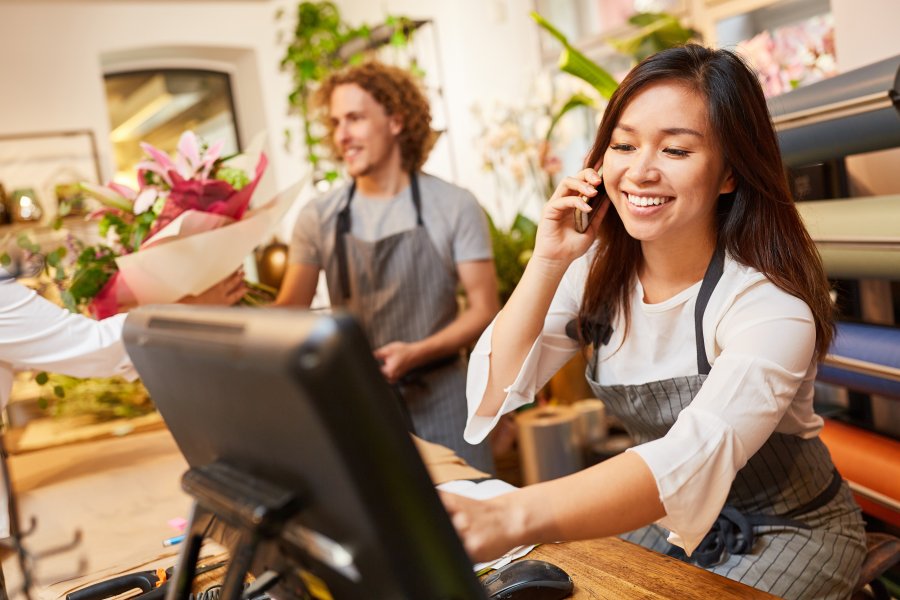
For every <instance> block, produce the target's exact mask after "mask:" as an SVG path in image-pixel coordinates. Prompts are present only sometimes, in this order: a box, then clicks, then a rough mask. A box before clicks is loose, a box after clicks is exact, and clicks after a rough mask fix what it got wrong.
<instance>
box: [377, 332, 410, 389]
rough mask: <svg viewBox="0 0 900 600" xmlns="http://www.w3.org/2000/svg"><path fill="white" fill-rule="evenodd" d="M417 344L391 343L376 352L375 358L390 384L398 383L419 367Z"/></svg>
mask: <svg viewBox="0 0 900 600" xmlns="http://www.w3.org/2000/svg"><path fill="white" fill-rule="evenodd" d="M416 348H417V347H416V345H415V344H410V343H406V342H391V343H390V344H385V345H384V346H382V347H381V348H378V349H377V350H375V352H374V354H375V358H377V359H378V361H379V362H380V363H381V373H382V374H383V375H384V376H385V377H386V378H387V380H388V382H389V383H396V382H397V380H398V379H400V378H401V377H403V376H404V375H406V374H407V373H408V372H409V371H410V369H412V368H413V367H417V366H418V357H419V352H418V351H417V349H416Z"/></svg>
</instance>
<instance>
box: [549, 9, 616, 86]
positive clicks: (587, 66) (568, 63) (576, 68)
mask: <svg viewBox="0 0 900 600" xmlns="http://www.w3.org/2000/svg"><path fill="white" fill-rule="evenodd" d="M531 18H532V19H534V20H535V22H536V23H537V24H538V25H540V26H541V27H542V28H543V29H544V30H545V31H546V32H547V33H549V34H550V35H552V36H553V37H555V38H556V39H557V40H559V42H560V43H561V44H562V45H563V51H562V53H561V54H560V55H559V68H560V70H562V71H565V72H566V73H569V74H570V75H574V76H575V77H578V78H579V79H582V80H584V81H586V82H587V83H589V84H590V85H592V86H593V87H594V89H596V90H597V91H598V92H599V93H600V95H601V96H603V97H604V98H606V99H607V100H608V99H609V97H610V96H612V93H613V92H614V91H616V88H617V87H618V86H619V84H618V83H617V82H616V80H615V79H614V78H613V76H612V75H610V74H609V72H608V71H607V70H606V69H604V68H603V67H601V66H600V65H598V64H597V63H595V62H594V61H592V60H591V59H589V58H588V57H586V56H585V55H584V54H582V53H581V52H580V51H579V50H578V49H576V48H575V47H573V46H572V44H571V43H570V42H569V40H568V38H566V36H565V35H563V34H562V32H561V31H559V30H558V29H557V28H556V27H554V26H553V25H551V24H550V22H549V21H547V20H546V19H545V18H544V17H542V16H541V15H540V14H538V13H536V12H532V13H531Z"/></svg>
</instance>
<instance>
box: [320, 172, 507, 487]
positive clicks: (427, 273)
mask: <svg viewBox="0 0 900 600" xmlns="http://www.w3.org/2000/svg"><path fill="white" fill-rule="evenodd" d="M409 180H410V188H411V192H412V200H413V205H414V208H415V211H416V227H415V228H413V229H411V230H409V231H403V232H400V233H396V234H394V235H391V236H388V237H386V238H383V239H380V240H377V241H375V242H368V241H365V240H360V239H358V238H356V237H354V236H353V235H351V233H350V231H351V220H350V204H351V202H352V201H353V196H354V193H355V191H356V183H355V182H354V183H353V184H352V185H351V186H350V191H349V194H348V197H347V203H346V204H345V205H344V208H343V209H342V210H341V212H340V213H339V214H338V218H337V227H336V231H335V254H334V256H333V257H332V260H329V261H328V264H327V266H326V270H325V274H326V280H327V283H328V292H329V294H330V296H331V302H332V304H334V305H335V306H342V307H344V308H347V309H348V310H349V311H350V312H351V313H353V314H354V316H356V318H357V319H358V320H359V322H360V324H361V325H362V328H363V330H364V331H365V333H366V335H367V336H368V339H369V343H370V344H371V345H372V348H380V347H381V346H383V345H385V344H388V343H390V342H396V341H400V342H416V341H418V340H421V339H423V338H426V337H428V336H430V335H432V334H433V333H435V332H437V331H439V330H440V329H443V328H444V327H446V326H447V325H449V324H450V323H451V322H452V321H453V320H454V319H455V318H456V316H457V313H458V310H459V306H458V304H457V300H456V287H457V282H458V277H457V274H456V272H455V271H454V270H453V269H452V268H450V267H448V265H447V264H446V263H445V262H444V261H443V260H442V259H441V256H440V254H439V253H438V251H437V249H436V248H435V247H434V244H433V243H432V242H431V238H429V236H428V232H427V231H426V229H425V226H424V224H423V222H422V210H421V198H420V195H419V181H418V177H417V175H416V174H415V173H410V176H409ZM395 389H396V390H397V392H398V393H399V395H400V396H401V397H402V406H403V407H404V409H405V411H406V414H407V416H408V418H409V423H408V425H409V426H410V429H411V430H412V431H413V433H415V434H416V435H418V436H419V437H421V438H422V439H425V440H427V441H429V442H434V443H437V444H441V445H443V446H447V447H448V448H452V449H453V450H454V451H455V452H456V453H457V454H458V455H459V456H461V457H462V458H463V459H465V460H466V462H468V463H469V464H470V465H472V466H473V467H475V468H476V469H481V470H483V471H487V472H488V473H493V471H494V461H493V456H492V454H491V449H490V445H489V444H488V443H486V442H483V443H481V444H479V445H478V446H473V445H471V444H469V443H467V442H466V441H465V440H463V429H464V428H465V425H466V416H467V415H466V410H467V409H466V364H465V361H464V359H463V358H462V356H461V355H460V354H459V353H456V354H454V355H452V356H449V357H446V358H443V359H439V360H436V361H434V362H432V363H429V364H426V365H423V366H420V367H417V368H416V369H413V370H412V371H410V372H409V373H407V374H406V375H405V376H404V377H403V378H402V379H401V380H400V381H399V382H398V384H397V385H396V386H395Z"/></svg>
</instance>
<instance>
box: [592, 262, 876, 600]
mask: <svg viewBox="0 0 900 600" xmlns="http://www.w3.org/2000/svg"><path fill="white" fill-rule="evenodd" d="M723 265H724V252H723V251H722V250H721V249H719V250H717V251H716V253H715V255H714V256H713V259H712V261H711V263H710V266H709V268H708V269H707V272H706V275H705V276H704V278H703V283H702V284H701V288H700V292H699V294H698V297H697V300H696V306H695V310H694V328H695V337H696V348H697V371H698V375H691V376H687V377H675V378H672V379H666V380H662V381H652V382H649V383H644V384H640V385H601V384H600V383H599V382H598V381H596V380H595V374H596V373H597V355H598V354H599V353H598V352H594V355H593V357H592V358H591V361H590V364H589V365H588V368H587V373H586V376H587V379H588V382H589V384H590V385H591V388H592V389H593V391H594V393H595V394H596V395H597V397H598V398H601V399H602V400H603V402H604V404H605V405H606V409H607V411H608V412H609V413H610V414H613V415H615V416H616V417H618V418H619V419H620V420H621V422H622V424H623V426H624V427H625V429H626V430H627V431H628V433H629V434H630V435H631V436H632V437H633V439H634V440H635V442H636V443H638V444H643V443H645V442H649V441H652V440H655V439H658V438H661V437H663V436H664V435H666V433H667V432H668V431H669V429H670V428H671V427H672V425H673V424H674V423H675V419H676V418H677V417H678V414H679V413H680V412H681V411H682V410H683V409H684V408H685V407H687V406H688V405H689V404H690V403H691V401H692V400H693V398H694V396H695V395H696V394H697V392H698V391H699V390H700V386H701V385H702V384H703V381H704V380H705V379H706V376H707V375H708V374H709V371H710V365H709V362H708V361H707V359H706V349H705V347H704V341H703V313H704V311H705V309H706V305H707V303H708V301H709V297H710V296H711V295H712V291H713V289H714V288H715V286H716V283H717V282H718V280H719V278H720V277H721V274H722V269H723ZM607 329H608V328H607ZM606 333H607V335H606V336H605V337H606V338H607V340H608V333H609V332H608V331H607V332H606ZM667 536H668V531H667V530H665V529H664V528H662V527H660V526H658V525H649V526H647V527H643V528H641V529H638V530H636V531H632V532H629V533H627V534H624V535H622V536H621V537H623V538H624V539H627V540H629V541H632V542H635V543H637V544H640V545H642V546H645V547H647V548H650V549H653V550H656V551H658V552H661V553H666V554H669V555H671V556H675V557H677V558H680V559H682V560H685V561H689V562H693V563H695V564H698V565H699V566H701V567H704V568H706V569H707V570H709V571H713V572H714V573H718V574H720V575H723V576H725V577H728V578H730V579H734V580H737V581H740V582H742V583H745V584H747V585H750V586H752V587H755V588H758V589H761V590H764V591H766V592H769V593H771V594H775V595H777V596H781V597H783V598H804V599H805V598H810V599H811V598H816V599H820V598H827V599H835V600H837V599H842V600H845V599H846V598H848V597H849V596H850V592H851V590H852V589H853V586H854V585H855V584H856V581H857V578H858V575H859V569H860V566H861V565H862V562H863V559H864V558H865V555H866V543H865V532H864V530H863V522H862V518H861V515H860V511H859V508H858V507H857V506H856V504H855V502H854V501H853V498H852V496H851V493H850V490H849V488H848V486H847V484H846V482H844V481H843V480H842V479H841V478H840V476H839V475H838V474H837V471H836V469H835V468H834V465H833V463H832V461H831V456H830V455H829V453H828V449H827V448H826V447H825V445H824V444H823V443H822V441H821V440H820V439H819V438H818V437H816V438H813V439H802V438H800V437H798V436H794V435H786V434H781V433H773V434H772V436H771V437H770V438H769V439H768V440H767V441H766V443H765V444H764V445H763V446H762V448H760V450H759V451H758V452H757V453H756V454H754V455H753V456H752V457H751V458H750V460H749V461H748V462H747V464H746V465H745V466H744V467H743V468H742V469H741V470H740V471H738V473H737V476H736V477H735V480H734V482H733V483H732V485H731V490H730V492H729V494H728V498H727V500H726V504H725V507H724V508H723V509H722V512H721V513H720V515H719V518H718V519H717V520H716V523H715V525H714V526H713V527H712V529H711V530H710V532H709V533H708V534H707V535H706V537H705V538H704V540H703V542H701V544H700V546H699V547H698V548H697V549H696V550H695V551H694V553H693V554H692V556H691V557H690V558H688V557H687V556H686V555H685V554H684V552H683V551H682V549H681V548H678V547H675V546H672V545H671V544H669V543H668V542H667V541H666V538H667Z"/></svg>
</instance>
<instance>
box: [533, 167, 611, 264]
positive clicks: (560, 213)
mask: <svg viewBox="0 0 900 600" xmlns="http://www.w3.org/2000/svg"><path fill="white" fill-rule="evenodd" d="M601 183H602V179H601V177H600V175H599V174H598V173H597V171H595V170H594V169H584V170H583V171H581V172H579V173H578V174H577V175H575V176H574V177H566V178H565V179H563V180H562V181H561V182H560V184H559V186H557V188H556V191H555V192H553V196H551V197H550V200H548V201H547V204H545V205H544V210H543V213H542V215H541V222H540V223H539V224H538V231H537V239H536V240H535V246H534V254H533V257H536V258H541V259H544V260H548V261H553V262H562V263H565V264H566V265H568V263H571V262H572V261H573V260H575V259H576V258H578V257H579V256H581V255H582V254H584V253H585V252H586V251H587V249H588V248H589V247H590V245H591V243H593V241H594V239H595V238H596V237H597V231H598V230H599V228H600V222H601V221H602V220H603V217H604V215H606V211H607V210H609V200H604V201H603V203H602V204H600V206H598V207H597V208H596V209H595V210H596V211H597V214H596V215H594V216H593V217H592V218H591V223H590V225H589V226H588V229H587V231H585V232H584V233H578V232H577V231H576V230H575V209H576V208H577V209H580V210H582V211H584V212H590V211H591V207H590V206H589V205H588V203H587V202H586V201H585V198H593V197H594V196H596V195H597V194H598V193H600V192H598V191H597V189H596V186H598V185H600V184H601Z"/></svg>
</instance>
